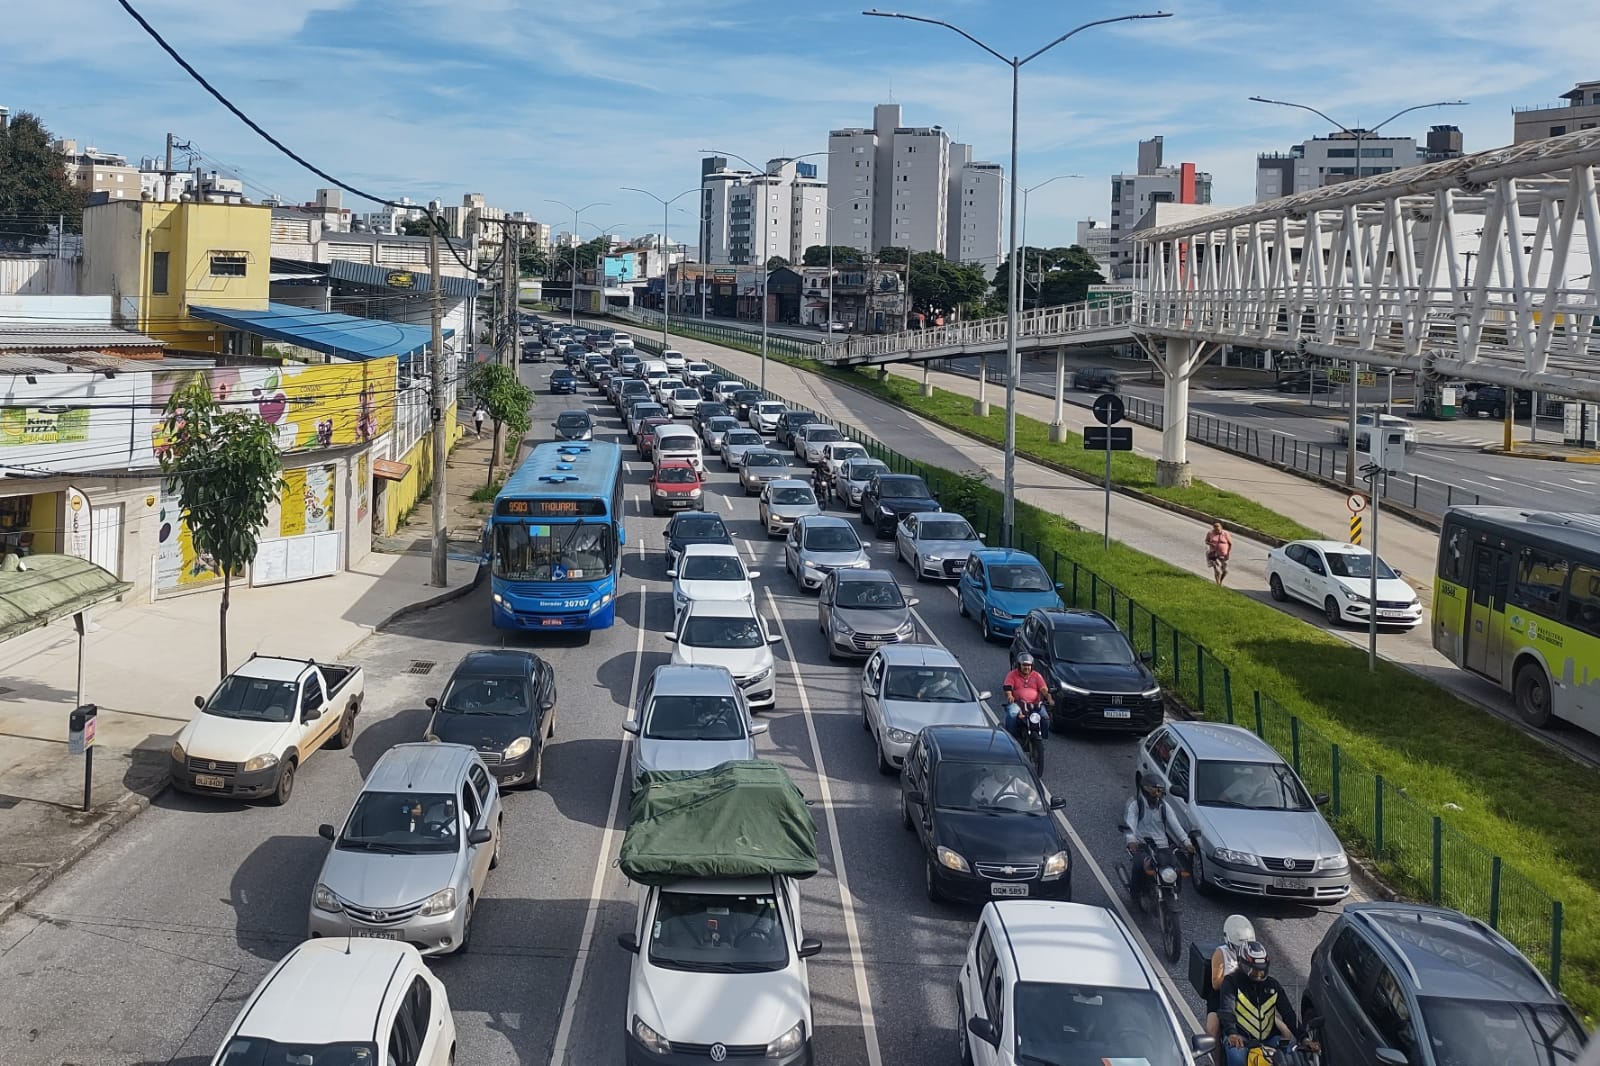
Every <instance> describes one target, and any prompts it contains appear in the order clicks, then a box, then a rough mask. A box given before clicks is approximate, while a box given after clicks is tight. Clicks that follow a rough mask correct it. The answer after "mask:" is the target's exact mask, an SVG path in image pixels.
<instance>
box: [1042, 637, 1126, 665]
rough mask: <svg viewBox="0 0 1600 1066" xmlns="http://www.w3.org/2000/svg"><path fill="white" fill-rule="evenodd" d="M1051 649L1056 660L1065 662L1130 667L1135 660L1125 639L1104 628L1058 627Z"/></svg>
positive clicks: (1051, 642) (1052, 639)
mask: <svg viewBox="0 0 1600 1066" xmlns="http://www.w3.org/2000/svg"><path fill="white" fill-rule="evenodd" d="M1050 648H1051V651H1052V652H1053V653H1054V654H1055V657H1056V658H1057V659H1059V660H1061V661H1062V662H1068V663H1091V664H1094V665H1099V666H1129V665H1131V664H1132V663H1133V662H1134V661H1135V660H1134V655H1133V648H1132V647H1130V646H1129V645H1128V638H1127V637H1124V636H1123V635H1122V634H1121V633H1118V632H1115V631H1112V630H1106V629H1101V630H1072V629H1064V630H1061V631H1060V632H1058V633H1056V635H1055V636H1054V637H1053V638H1051V641H1050Z"/></svg>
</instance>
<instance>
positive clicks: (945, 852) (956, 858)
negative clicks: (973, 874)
mask: <svg viewBox="0 0 1600 1066" xmlns="http://www.w3.org/2000/svg"><path fill="white" fill-rule="evenodd" d="M933 853H934V855H935V856H936V857H937V858H938V859H939V865H940V866H944V867H946V868H948V869H951V870H959V871H960V872H961V873H968V872H970V868H969V867H968V866H967V860H966V859H963V858H962V857H961V855H960V854H959V853H958V852H954V851H951V850H950V849H949V848H947V847H945V846H944V845H943V844H940V845H939V846H938V847H937V848H935V849H934V852H933Z"/></svg>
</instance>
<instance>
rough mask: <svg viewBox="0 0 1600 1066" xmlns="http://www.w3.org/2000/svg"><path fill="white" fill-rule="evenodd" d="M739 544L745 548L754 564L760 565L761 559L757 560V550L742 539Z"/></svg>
mask: <svg viewBox="0 0 1600 1066" xmlns="http://www.w3.org/2000/svg"><path fill="white" fill-rule="evenodd" d="M739 543H740V544H742V545H743V546H744V551H745V554H746V555H748V556H750V561H751V562H752V563H759V562H760V561H761V560H760V559H757V558H756V550H755V548H754V547H753V546H752V545H751V543H750V542H749V541H748V540H744V539H741V540H740V541H739Z"/></svg>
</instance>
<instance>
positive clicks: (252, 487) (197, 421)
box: [158, 374, 284, 677]
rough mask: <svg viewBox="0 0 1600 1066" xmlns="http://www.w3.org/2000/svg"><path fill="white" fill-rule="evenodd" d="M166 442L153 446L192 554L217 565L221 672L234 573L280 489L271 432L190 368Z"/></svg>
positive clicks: (247, 558) (252, 548) (170, 408)
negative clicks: (226, 403)
mask: <svg viewBox="0 0 1600 1066" xmlns="http://www.w3.org/2000/svg"><path fill="white" fill-rule="evenodd" d="M164 430H165V434H166V438H167V439H166V442H165V443H164V444H163V445H162V446H161V448H160V449H158V451H159V455H160V459H161V472H162V473H163V474H164V475H166V478H167V482H168V484H167V491H169V492H175V493H177V495H178V513H179V515H180V517H181V518H182V519H183V522H184V524H185V525H186V526H188V527H189V537H190V540H191V542H192V543H193V544H194V550H195V554H196V555H197V556H202V557H207V558H209V559H211V561H212V562H213V564H214V565H215V567H216V569H218V570H220V571H221V572H222V605H221V607H220V608H219V610H218V617H217V621H218V627H217V629H218V648H219V653H220V660H219V661H220V662H221V669H222V676H223V677H226V676H227V675H228V599H229V593H230V591H231V590H232V583H233V577H234V575H235V574H239V573H242V572H243V571H244V568H245V567H246V566H247V565H248V564H249V563H250V562H251V561H252V560H254V559H255V557H256V547H257V545H258V544H259V543H260V540H261V527H262V526H263V525H265V524H266V521H267V511H268V509H269V508H270V507H271V506H272V503H273V501H275V500H277V499H278V497H279V495H280V494H281V493H282V492H283V488H284V480H283V477H282V476H281V475H282V472H283V456H282V455H281V454H280V453H279V451H278V441H277V435H276V434H275V433H274V432H273V429H272V427H271V426H270V425H268V424H267V423H266V422H265V421H263V420H262V418H261V416H260V415H258V414H256V413H255V412H254V411H244V410H239V409H236V408H232V409H230V408H223V407H222V406H221V405H220V404H218V403H217V400H216V397H215V396H213V395H212V393H211V383H210V382H209V380H207V378H206V377H205V376H204V375H203V374H197V375H195V376H194V378H193V379H192V380H191V381H190V382H189V383H188V384H187V385H185V386H183V387H182V388H181V389H179V390H178V391H177V392H176V393H175V394H174V395H173V397H172V400H171V401H170V402H169V403H168V404H167V412H166V419H165V422H164Z"/></svg>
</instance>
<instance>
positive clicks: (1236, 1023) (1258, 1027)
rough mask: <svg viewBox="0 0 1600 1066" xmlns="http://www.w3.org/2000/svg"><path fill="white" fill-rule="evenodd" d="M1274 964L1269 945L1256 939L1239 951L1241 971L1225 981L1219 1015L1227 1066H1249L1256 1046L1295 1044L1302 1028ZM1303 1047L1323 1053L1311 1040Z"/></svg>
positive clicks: (1232, 974)
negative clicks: (1273, 971)
mask: <svg viewBox="0 0 1600 1066" xmlns="http://www.w3.org/2000/svg"><path fill="white" fill-rule="evenodd" d="M1271 961H1272V960H1271V957H1270V956H1269V955H1268V953H1267V949H1266V946H1265V945H1264V944H1262V943H1261V942H1260V941H1257V940H1252V941H1250V942H1249V943H1247V944H1245V945H1244V948H1243V949H1242V950H1241V951H1240V952H1239V958H1238V963H1239V966H1238V969H1236V970H1234V972H1233V973H1231V974H1229V975H1228V977H1227V979H1226V980H1224V981H1223V982H1222V988H1221V990H1220V991H1219V992H1218V997H1217V1016H1218V1020H1219V1022H1220V1024H1221V1028H1222V1033H1223V1036H1224V1038H1225V1041H1226V1051H1227V1066H1246V1064H1247V1063H1248V1062H1249V1057H1250V1048H1251V1047H1252V1046H1257V1047H1261V1046H1266V1047H1274V1048H1276V1047H1280V1046H1282V1045H1284V1044H1293V1043H1294V1042H1295V1034H1296V1032H1297V1031H1298V1029H1299V1028H1300V1026H1299V1023H1298V1020H1297V1019H1296V1018H1295V1014H1294V1008H1293V1007H1292V1006H1290V1005H1289V993H1288V992H1286V991H1284V988H1283V985H1281V984H1279V983H1278V980H1277V978H1275V977H1272V976H1270V975H1269V974H1268V972H1267V971H1268V969H1269V967H1270V965H1271ZM1300 1046H1301V1047H1302V1048H1305V1049H1306V1050H1308V1051H1316V1050H1319V1048H1318V1047H1317V1045H1316V1044H1315V1043H1314V1042H1313V1041H1310V1040H1304V1039H1303V1040H1301V1041H1300Z"/></svg>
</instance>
